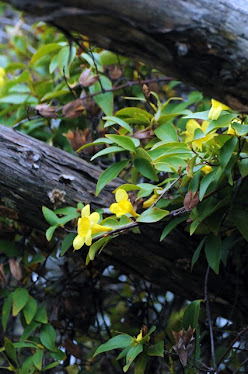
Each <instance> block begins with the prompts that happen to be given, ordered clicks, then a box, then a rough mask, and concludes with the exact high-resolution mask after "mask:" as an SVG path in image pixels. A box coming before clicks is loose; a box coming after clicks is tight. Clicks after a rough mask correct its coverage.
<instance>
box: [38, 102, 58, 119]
mask: <svg viewBox="0 0 248 374" xmlns="http://www.w3.org/2000/svg"><path fill="white" fill-rule="evenodd" d="M35 109H36V110H37V111H38V112H39V114H40V115H41V116H42V117H46V118H57V117H58V114H57V107H56V106H50V105H48V104H39V105H36V107H35Z"/></svg>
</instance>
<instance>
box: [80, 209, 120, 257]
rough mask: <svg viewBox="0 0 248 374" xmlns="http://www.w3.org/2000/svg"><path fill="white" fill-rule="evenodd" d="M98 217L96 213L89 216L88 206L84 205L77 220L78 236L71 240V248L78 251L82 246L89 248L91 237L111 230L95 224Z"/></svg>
mask: <svg viewBox="0 0 248 374" xmlns="http://www.w3.org/2000/svg"><path fill="white" fill-rule="evenodd" d="M99 219H100V215H99V214H98V213H97V212H94V213H92V214H90V205H89V204H88V205H86V206H85V207H84V208H83V209H82V211H81V217H80V218H79V220H78V235H77V236H76V237H75V239H74V240H73V248H74V249H75V250H77V249H80V248H81V247H82V246H83V245H84V244H86V245H88V246H90V245H91V243H92V235H94V234H98V233H100V232H104V231H111V230H113V228H112V227H107V226H101V225H99V224H98V223H97V222H98V221H99Z"/></svg>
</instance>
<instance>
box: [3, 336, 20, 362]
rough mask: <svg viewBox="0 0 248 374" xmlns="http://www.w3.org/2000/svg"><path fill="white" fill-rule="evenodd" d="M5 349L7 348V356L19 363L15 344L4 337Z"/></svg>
mask: <svg viewBox="0 0 248 374" xmlns="http://www.w3.org/2000/svg"><path fill="white" fill-rule="evenodd" d="M4 347H5V350H6V354H7V356H8V357H9V358H10V359H11V360H12V361H14V362H15V363H17V359H16V350H15V346H14V344H13V343H12V342H11V341H10V340H9V339H8V338H6V337H4Z"/></svg>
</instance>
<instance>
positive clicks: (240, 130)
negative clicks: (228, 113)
mask: <svg viewBox="0 0 248 374" xmlns="http://www.w3.org/2000/svg"><path fill="white" fill-rule="evenodd" d="M232 128H233V129H234V130H235V131H236V134H237V135H238V136H244V135H247V134H248V125H243V124H241V123H238V122H234V123H232Z"/></svg>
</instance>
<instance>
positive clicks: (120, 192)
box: [115, 188, 128, 203]
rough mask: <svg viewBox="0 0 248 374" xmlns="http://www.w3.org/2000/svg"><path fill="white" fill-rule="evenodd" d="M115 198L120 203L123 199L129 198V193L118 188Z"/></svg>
mask: <svg viewBox="0 0 248 374" xmlns="http://www.w3.org/2000/svg"><path fill="white" fill-rule="evenodd" d="M115 200H116V201H117V203H119V202H120V201H122V200H128V194H127V193H126V191H125V190H123V189H122V188H118V190H117V191H116V193H115Z"/></svg>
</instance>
